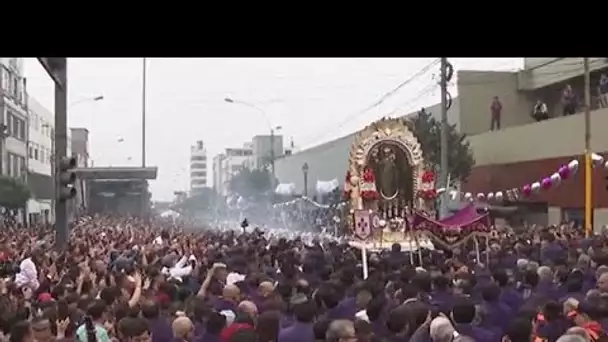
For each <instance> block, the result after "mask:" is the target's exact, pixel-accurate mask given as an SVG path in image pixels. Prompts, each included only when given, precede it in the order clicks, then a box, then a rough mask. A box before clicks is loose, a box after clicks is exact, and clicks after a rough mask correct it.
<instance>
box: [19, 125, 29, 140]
mask: <svg viewBox="0 0 608 342" xmlns="http://www.w3.org/2000/svg"><path fill="white" fill-rule="evenodd" d="M19 121H21V125H20V126H19V135H20V136H21V140H26V137H27V136H26V133H25V121H23V120H19Z"/></svg>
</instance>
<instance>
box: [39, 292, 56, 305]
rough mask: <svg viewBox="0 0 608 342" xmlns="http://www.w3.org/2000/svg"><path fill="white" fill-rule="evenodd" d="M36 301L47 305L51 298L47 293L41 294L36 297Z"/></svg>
mask: <svg viewBox="0 0 608 342" xmlns="http://www.w3.org/2000/svg"><path fill="white" fill-rule="evenodd" d="M38 301H39V302H40V303H48V302H52V301H53V296H51V294H50V293H48V292H43V293H41V294H39V295H38Z"/></svg>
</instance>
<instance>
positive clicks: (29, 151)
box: [27, 144, 34, 159]
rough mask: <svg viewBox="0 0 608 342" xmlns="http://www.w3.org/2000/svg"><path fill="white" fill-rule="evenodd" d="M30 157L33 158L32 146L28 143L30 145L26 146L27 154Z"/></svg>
mask: <svg viewBox="0 0 608 342" xmlns="http://www.w3.org/2000/svg"><path fill="white" fill-rule="evenodd" d="M27 155H28V156H29V158H30V159H32V158H34V147H33V146H32V145H31V144H30V146H29V147H28V154H27Z"/></svg>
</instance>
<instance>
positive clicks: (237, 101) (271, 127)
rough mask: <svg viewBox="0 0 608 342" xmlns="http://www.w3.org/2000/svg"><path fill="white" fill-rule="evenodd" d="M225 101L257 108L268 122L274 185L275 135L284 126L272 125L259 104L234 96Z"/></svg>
mask: <svg viewBox="0 0 608 342" xmlns="http://www.w3.org/2000/svg"><path fill="white" fill-rule="evenodd" d="M224 102H226V103H232V104H240V105H243V106H246V107H249V108H252V109H255V110H256V111H258V112H260V113H261V114H262V115H263V116H264V119H265V120H266V124H267V125H268V128H269V129H270V167H271V170H272V183H273V186H274V180H275V178H276V177H275V169H274V161H275V159H276V153H275V146H274V145H275V143H274V137H275V135H274V134H275V132H277V131H280V130H281V129H283V127H282V126H272V123H271V122H270V120H269V118H268V114H267V113H266V111H265V110H263V109H261V108H259V107H258V106H256V105H254V104H252V103H249V102H245V101H240V100H235V99H233V98H230V97H225V98H224Z"/></svg>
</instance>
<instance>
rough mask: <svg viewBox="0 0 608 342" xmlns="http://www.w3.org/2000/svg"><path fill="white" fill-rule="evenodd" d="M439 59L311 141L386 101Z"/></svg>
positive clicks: (322, 136) (324, 135) (317, 139)
mask: <svg viewBox="0 0 608 342" xmlns="http://www.w3.org/2000/svg"><path fill="white" fill-rule="evenodd" d="M439 61H440V59H439V58H437V59H435V60H433V61H432V62H431V63H429V64H427V65H426V66H424V67H423V68H422V69H420V70H418V72H416V73H415V74H414V75H412V76H410V77H409V78H408V79H407V80H405V81H403V82H401V83H400V84H399V85H398V86H397V87H395V88H394V89H392V90H390V91H388V92H387V93H385V94H384V95H382V96H381V97H380V99H378V100H377V101H375V102H374V103H373V104H371V105H370V106H368V107H366V108H365V109H362V110H360V111H357V112H355V113H353V114H351V115H348V116H347V117H346V118H345V119H344V120H343V121H341V122H340V123H338V124H337V125H336V126H337V127H336V126H334V125H331V127H329V128H328V129H327V130H325V131H323V132H322V133H321V134H318V135H317V136H316V137H315V138H314V139H311V141H313V142H315V143H316V142H317V141H319V140H322V139H324V138H325V137H326V136H327V134H328V133H329V132H331V131H334V130H336V129H338V130H339V129H340V128H342V127H344V125H346V124H347V123H349V122H351V121H352V120H355V119H356V118H358V117H359V116H361V115H363V114H365V113H367V112H368V111H370V110H372V109H374V108H376V107H378V106H379V105H381V104H382V103H384V101H386V100H387V99H388V98H390V97H392V96H393V95H395V94H396V93H397V92H398V91H399V90H400V89H402V88H403V87H405V86H406V85H408V84H410V83H411V82H413V81H414V80H416V79H417V78H419V77H420V76H422V75H424V74H425V73H427V72H428V71H429V70H430V69H431V68H433V67H434V66H435V65H436V64H438V63H439ZM312 145H313V146H314V144H312Z"/></svg>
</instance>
